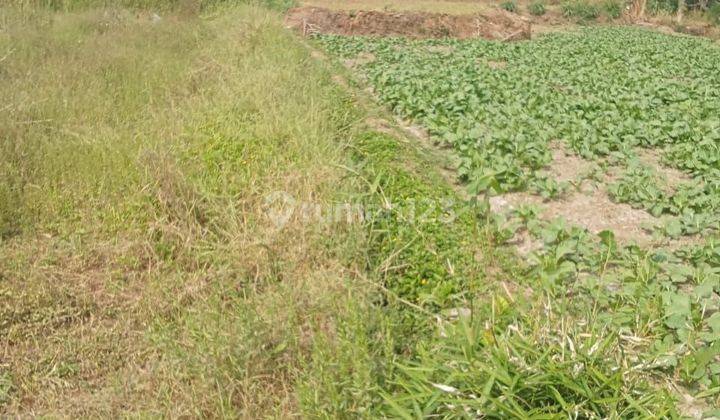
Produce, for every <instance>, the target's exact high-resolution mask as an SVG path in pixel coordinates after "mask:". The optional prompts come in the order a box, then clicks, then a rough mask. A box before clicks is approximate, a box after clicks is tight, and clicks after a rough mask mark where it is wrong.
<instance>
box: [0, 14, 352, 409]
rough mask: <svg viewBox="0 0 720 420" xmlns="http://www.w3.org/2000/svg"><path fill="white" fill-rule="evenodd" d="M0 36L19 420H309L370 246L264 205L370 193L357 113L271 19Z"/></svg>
mask: <svg viewBox="0 0 720 420" xmlns="http://www.w3.org/2000/svg"><path fill="white" fill-rule="evenodd" d="M155 20H156V19H155ZM0 22H2V29H3V30H2V31H1V32H0V51H2V54H0V56H2V62H1V63H0V73H2V78H0V91H2V92H3V106H2V113H0V133H2V142H1V143H0V148H1V152H0V171H1V172H2V174H3V176H2V179H1V180H0V231H1V232H2V244H1V245H0V279H1V284H0V287H1V288H2V301H1V302H2V304H1V305H2V306H0V308H1V309H0V319H1V324H0V325H1V328H2V329H1V330H0V331H1V334H2V343H3V361H2V367H1V369H2V374H1V377H2V382H1V383H2V386H1V387H0V401H2V404H3V410H4V413H6V414H8V415H29V414H33V415H37V414H50V415H53V416H54V415H61V416H65V415H67V416H78V415H82V416H85V415H103V416H105V415H113V416H115V415H119V414H140V415H145V414H160V413H164V414H171V415H173V416H176V415H238V414H240V415H242V414H245V415H250V413H253V414H256V413H265V414H273V413H275V414H278V415H283V414H286V413H293V412H296V410H297V403H296V397H295V394H294V391H293V383H294V379H295V376H296V374H297V370H299V369H300V362H301V360H303V357H304V355H307V354H308V353H309V352H310V351H311V349H310V346H311V343H312V339H311V338H312V337H313V334H314V333H313V331H314V330H315V329H321V328H322V326H323V325H326V324H329V323H331V319H332V318H334V317H335V316H339V315H340V314H338V311H351V310H352V309H350V308H344V306H343V303H344V302H348V301H349V300H351V299H352V297H351V295H348V293H349V291H348V290H349V289H348V288H347V287H346V285H345V284H346V282H347V280H348V279H349V278H350V275H349V274H345V273H346V271H347V268H346V267H349V266H351V265H348V264H346V262H347V261H348V260H349V259H350V260H351V259H352V257H353V256H354V253H355V252H356V250H355V248H356V247H361V246H362V242H363V240H362V235H358V236H357V243H353V242H352V241H342V240H340V238H348V237H349V236H348V235H351V233H350V232H351V231H353V229H351V228H342V227H340V228H337V227H335V226H330V227H322V229H321V228H319V227H318V226H315V225H313V226H305V225H302V224H292V223H291V224H288V225H287V226H286V227H285V229H284V230H283V231H277V229H275V228H274V226H273V225H272V223H270V221H268V220H267V218H266V217H264V213H263V210H262V209H263V203H264V201H263V200H264V197H265V195H267V194H268V193H270V192H272V191H276V190H277V191H286V192H288V193H289V194H292V195H293V196H294V197H296V198H297V199H298V200H303V199H307V200H314V201H317V202H319V203H329V202H332V201H333V200H337V199H338V197H339V194H343V192H344V191H345V190H347V191H348V192H352V191H353V189H352V188H353V183H352V182H350V181H347V182H341V181H342V180H343V179H344V178H346V177H347V175H348V174H347V172H346V170H344V169H341V167H342V166H343V164H344V163H347V153H346V152H345V151H344V150H345V148H346V147H347V143H348V141H350V138H351V136H350V133H351V131H352V127H353V126H354V124H355V122H356V121H357V119H358V118H359V116H358V114H357V112H356V111H355V109H354V108H353V107H352V106H351V105H350V103H349V102H348V101H349V99H348V97H347V96H346V95H345V94H343V93H341V92H340V91H339V90H338V88H337V87H336V86H335V84H334V83H333V82H332V81H331V79H330V76H329V74H328V73H327V71H326V70H325V69H323V68H322V67H321V66H319V65H318V64H317V63H316V62H315V61H314V60H312V59H311V58H310V56H309V53H308V51H307V50H306V49H305V48H304V47H302V46H301V45H299V44H298V43H297V41H296V40H295V39H294V38H293V37H292V36H291V35H290V34H289V33H287V32H286V31H285V30H284V29H282V27H281V25H280V18H279V16H278V15H277V13H275V12H270V11H267V10H265V9H263V8H258V7H242V6H240V7H234V8H227V9H226V8H223V9H216V10H208V11H205V12H204V14H203V15H202V16H198V15H196V14H193V10H185V9H180V10H177V11H173V12H168V14H163V16H162V17H161V19H160V20H159V21H154V20H153V19H152V17H151V15H150V14H149V13H136V12H135V11H131V10H127V9H122V8H110V9H104V8H80V10H77V11H74V12H67V13H66V12H62V11H60V12H55V11H51V10H49V9H46V8H43V7H27V6H26V7H9V6H3V7H2V8H1V9H0ZM338 229H339V230H340V232H338V233H337V235H338V236H335V237H337V238H338V243H337V244H330V243H328V239H327V237H328V233H329V232H335V231H336V230H338ZM331 237H332V235H331ZM352 237H355V236H354V235H353V236H352ZM346 248H348V249H346ZM352 301H354V299H352Z"/></svg>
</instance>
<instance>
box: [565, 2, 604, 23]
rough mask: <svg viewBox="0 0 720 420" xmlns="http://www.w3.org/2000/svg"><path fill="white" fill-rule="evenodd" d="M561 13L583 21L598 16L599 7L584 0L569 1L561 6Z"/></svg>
mask: <svg viewBox="0 0 720 420" xmlns="http://www.w3.org/2000/svg"><path fill="white" fill-rule="evenodd" d="M562 10H563V15H564V16H565V17H568V18H577V19H580V20H583V21H586V20H595V19H597V17H598V16H600V9H599V8H598V7H597V6H596V5H594V4H590V3H587V2H585V1H577V0H576V1H569V2H567V3H565V4H563V6H562Z"/></svg>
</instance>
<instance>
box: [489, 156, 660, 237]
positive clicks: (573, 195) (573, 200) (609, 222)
mask: <svg viewBox="0 0 720 420" xmlns="http://www.w3.org/2000/svg"><path fill="white" fill-rule="evenodd" d="M553 148H554V149H553V161H552V163H551V164H550V166H548V168H546V170H545V171H544V172H545V174H546V175H548V176H549V177H551V178H554V179H556V180H558V181H575V180H579V179H582V178H584V175H586V174H587V173H588V172H589V171H590V170H591V168H592V163H591V162H589V161H586V160H584V159H582V158H580V157H577V156H575V155H573V154H571V153H568V152H566V151H565V150H564V149H563V148H562V147H560V146H559V145H554V146H553ZM609 176H612V174H610V175H609ZM605 185H606V183H605V182H602V183H595V182H592V181H589V180H583V181H581V182H580V184H579V185H578V188H577V189H576V190H575V191H572V192H570V193H569V194H567V195H566V196H564V197H561V198H559V199H556V200H550V201H545V200H544V199H543V198H542V197H540V196H537V195H534V194H531V193H528V192H519V193H509V194H503V195H499V196H495V197H492V198H491V199H490V205H491V208H492V209H493V211H495V212H500V213H502V212H507V211H508V210H512V209H513V208H516V207H518V206H520V205H523V204H534V205H537V206H538V207H540V209H541V214H540V216H541V217H542V218H543V219H548V220H549V219H554V218H557V217H560V218H563V219H565V220H566V221H568V222H570V223H571V224H573V225H577V226H580V227H582V228H585V229H587V230H588V231H590V232H592V233H599V232H601V231H603V230H612V231H614V232H615V237H616V238H617V239H618V241H619V242H621V243H630V242H635V243H638V244H650V243H651V242H652V239H653V238H652V236H651V235H650V234H649V233H648V232H646V230H645V229H644V226H646V225H651V224H653V223H654V222H656V221H657V219H656V218H654V217H653V216H651V215H650V214H649V213H647V212H645V211H643V210H638V209H634V208H632V207H631V206H630V205H628V204H622V203H615V202H613V201H612V200H611V199H610V196H609V195H608V193H607V190H606V188H605ZM519 246H520V247H521V250H522V248H523V247H527V246H531V245H530V244H520V245H519Z"/></svg>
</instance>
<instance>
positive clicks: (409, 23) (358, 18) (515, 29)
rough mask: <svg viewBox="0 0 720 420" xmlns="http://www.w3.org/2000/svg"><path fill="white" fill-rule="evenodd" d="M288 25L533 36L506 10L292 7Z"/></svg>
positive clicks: (335, 30) (313, 29) (411, 34)
mask: <svg viewBox="0 0 720 420" xmlns="http://www.w3.org/2000/svg"><path fill="white" fill-rule="evenodd" d="M285 23H286V25H287V26H288V27H291V28H295V29H296V30H299V31H301V32H302V33H303V35H311V34H313V33H330V34H338V35H375V36H404V37H408V38H445V37H451V38H485V39H498V40H503V41H513V40H520V39H530V35H531V28H530V22H529V21H528V20H527V19H523V18H521V17H519V16H517V15H513V14H511V13H508V12H506V11H504V10H497V11H491V12H487V13H482V14H475V15H461V16H456V15H447V14H441V13H420V12H409V13H399V12H380V11H372V10H369V11H342V10H329V9H323V8H320V7H298V8H294V9H290V10H289V11H288V13H287V15H286V17H285Z"/></svg>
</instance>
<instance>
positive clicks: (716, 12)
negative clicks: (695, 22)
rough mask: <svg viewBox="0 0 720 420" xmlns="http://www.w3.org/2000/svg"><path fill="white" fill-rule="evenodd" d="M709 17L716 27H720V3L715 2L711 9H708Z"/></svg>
mask: <svg viewBox="0 0 720 420" xmlns="http://www.w3.org/2000/svg"><path fill="white" fill-rule="evenodd" d="M707 14H708V17H709V18H710V20H712V21H713V23H715V24H716V25H720V2H715V4H713V5H712V6H710V8H709V9H708V12H707Z"/></svg>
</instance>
